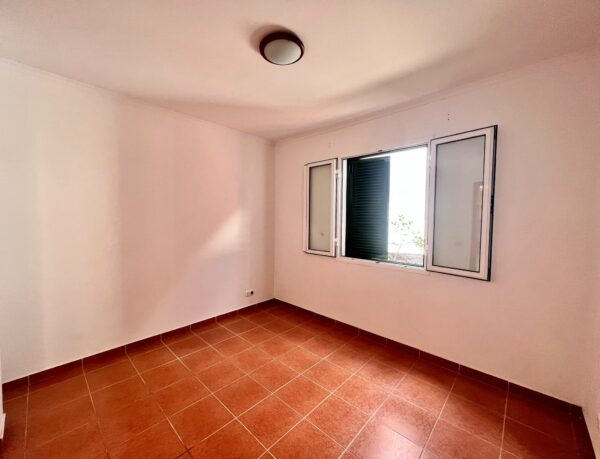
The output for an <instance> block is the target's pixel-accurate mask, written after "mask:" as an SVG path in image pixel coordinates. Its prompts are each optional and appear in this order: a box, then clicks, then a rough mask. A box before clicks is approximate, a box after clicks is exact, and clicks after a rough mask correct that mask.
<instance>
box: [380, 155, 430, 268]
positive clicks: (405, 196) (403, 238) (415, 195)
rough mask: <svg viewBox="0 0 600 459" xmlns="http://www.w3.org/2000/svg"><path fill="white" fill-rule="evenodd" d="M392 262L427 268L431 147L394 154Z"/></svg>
mask: <svg viewBox="0 0 600 459" xmlns="http://www.w3.org/2000/svg"><path fill="white" fill-rule="evenodd" d="M390 158H391V165H390V205H389V230H388V235H389V236H388V261H392V262H394V263H401V264H405V265H411V266H424V258H425V191H426V188H427V186H426V185H427V147H416V148H407V149H405V150H400V151H398V152H397V153H394V154H392V155H391V157H390Z"/></svg>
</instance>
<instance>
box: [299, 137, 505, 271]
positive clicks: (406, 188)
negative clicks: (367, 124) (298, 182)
mask: <svg viewBox="0 0 600 459" xmlns="http://www.w3.org/2000/svg"><path fill="white" fill-rule="evenodd" d="M496 131H497V127H496V126H492V127H489V128H484V129H478V130H475V131H469V132H465V133H461V134H455V135H451V136H446V137H440V138H436V139H433V140H431V141H430V142H429V149H428V148H427V146H425V145H421V146H417V147H410V148H403V149H398V150H393V151H387V152H378V153H375V154H369V155H363V156H357V157H350V158H340V159H339V161H338V160H335V159H332V160H327V161H321V162H318V163H312V164H308V165H306V168H305V188H306V190H305V192H306V200H305V203H306V205H305V237H304V250H305V251H306V252H307V253H315V254H320V255H328V256H331V257H347V258H354V259H361V260H369V261H372V262H376V263H391V264H396V265H404V266H411V267H417V268H425V269H427V270H428V271H435V272H439V273H444V274H453V275H458V276H463V277H472V278H475V279H482V280H490V268H491V238H492V217H493V202H494V167H495V145H496ZM338 164H339V166H340V168H341V171H337V170H336V168H337V166H338ZM338 177H340V178H341V180H338ZM338 201H339V206H338ZM338 207H339V215H338V217H339V218H338V222H339V223H338V225H336V209H338Z"/></svg>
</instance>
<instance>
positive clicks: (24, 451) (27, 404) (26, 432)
mask: <svg viewBox="0 0 600 459" xmlns="http://www.w3.org/2000/svg"><path fill="white" fill-rule="evenodd" d="M29 382H30V381H29V376H28V377H27V399H26V400H25V428H24V433H23V435H24V437H23V456H25V453H26V451H27V437H28V433H29V432H28V429H29V396H30V390H29V389H30V387H29ZM0 390H2V387H0ZM5 421H6V419H5ZM4 429H5V432H6V426H4Z"/></svg>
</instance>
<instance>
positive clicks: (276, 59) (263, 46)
mask: <svg viewBox="0 0 600 459" xmlns="http://www.w3.org/2000/svg"><path fill="white" fill-rule="evenodd" d="M260 54H261V55H262V57H264V58H265V59H266V60H267V61H269V62H270V63H271V64H275V65H290V64H293V63H295V62H298V61H299V60H300V59H301V58H302V56H303V55H304V45H303V44H302V41H301V40H300V39H299V38H298V37H297V36H296V35H294V34H293V33H291V32H273V33H270V34H268V35H267V36H265V37H264V38H263V39H262V40H261V41H260Z"/></svg>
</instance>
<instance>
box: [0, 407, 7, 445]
mask: <svg viewBox="0 0 600 459" xmlns="http://www.w3.org/2000/svg"><path fill="white" fill-rule="evenodd" d="M5 421H6V414H5V413H0V440H2V438H4V422H5Z"/></svg>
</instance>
